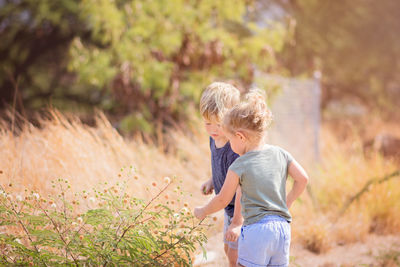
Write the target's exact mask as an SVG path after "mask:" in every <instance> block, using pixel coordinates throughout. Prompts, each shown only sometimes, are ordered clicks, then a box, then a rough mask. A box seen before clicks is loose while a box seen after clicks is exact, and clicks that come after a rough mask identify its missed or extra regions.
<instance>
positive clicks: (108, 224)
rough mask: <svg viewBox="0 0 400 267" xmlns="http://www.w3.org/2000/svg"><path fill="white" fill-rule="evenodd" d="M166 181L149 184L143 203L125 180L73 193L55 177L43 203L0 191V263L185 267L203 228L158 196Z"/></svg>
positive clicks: (33, 197) (185, 210) (167, 184)
mask: <svg viewBox="0 0 400 267" xmlns="http://www.w3.org/2000/svg"><path fill="white" fill-rule="evenodd" d="M135 177H137V176H135ZM136 179H137V178H135V180H136ZM174 182H175V179H170V178H169V177H166V178H164V184H163V185H161V186H160V187H158V186H157V184H155V183H152V186H153V187H152V190H153V191H154V190H156V191H155V192H154V194H153V197H152V198H151V199H150V200H148V201H144V200H141V199H137V198H134V197H131V196H129V195H128V194H127V193H126V192H125V190H126V188H127V185H126V183H127V181H124V182H120V183H116V184H115V185H114V186H109V185H108V186H107V187H105V188H103V189H102V190H95V189H94V190H93V192H91V193H89V192H86V191H84V192H82V193H80V194H74V193H73V192H71V187H70V186H69V183H68V181H67V180H64V179H58V180H56V181H53V182H52V183H53V187H54V190H56V191H57V192H58V193H57V194H55V195H48V196H47V197H44V196H41V195H39V193H37V192H29V191H28V190H25V195H22V194H18V195H12V194H11V193H10V192H11V191H12V190H8V189H9V188H8V187H10V186H11V185H7V186H0V217H1V220H0V255H1V256H0V265H21V266H33V265H34V266H55V265H75V266H78V265H79V266H80V265H88V266H120V265H122V266H126V265H129V266H175V265H177V266H191V265H192V254H193V252H194V251H195V250H196V248H197V247H198V246H200V247H202V245H203V244H204V243H205V242H206V236H205V234H204V229H205V228H206V227H208V225H207V224H206V223H204V222H203V221H200V222H199V221H198V220H196V219H195V218H194V217H193V216H192V213H191V212H190V210H189V208H188V204H187V203H182V204H181V206H179V205H180V201H178V203H176V204H175V203H174V204H175V205H172V203H171V201H168V200H166V198H164V197H162V195H165V196H166V194H165V192H166V191H167V189H168V188H169V187H170V186H172V185H173V184H174ZM154 187H155V188H154ZM177 188H178V189H179V188H180V187H179V186H178V187H177ZM149 191H150V190H149Z"/></svg>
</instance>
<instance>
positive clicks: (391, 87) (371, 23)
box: [260, 0, 400, 111]
mask: <svg viewBox="0 0 400 267" xmlns="http://www.w3.org/2000/svg"><path fill="white" fill-rule="evenodd" d="M260 2H261V1H260ZM262 3H263V4H264V5H265V8H264V9H267V10H268V9H271V6H274V5H278V6H280V7H281V8H283V10H284V11H283V13H284V14H286V15H289V16H291V18H289V19H288V20H290V21H291V22H290V24H291V25H293V27H292V28H293V29H294V34H293V37H292V40H291V41H289V42H287V43H286V46H285V48H284V50H283V53H282V54H281V58H282V60H283V65H284V66H285V67H287V68H288V69H289V71H290V73H291V75H304V74H306V75H308V76H312V75H313V73H314V71H316V70H318V71H321V72H322V85H323V90H324V91H323V92H324V95H323V103H322V104H323V105H324V106H326V105H327V104H328V103H329V102H330V101H332V100H338V99H343V98H350V99H352V100H353V101H354V99H357V101H360V102H361V103H363V104H365V105H367V106H370V107H371V106H374V105H375V107H378V108H382V109H384V110H386V111H390V110H393V109H394V110H396V109H397V108H398V105H397V104H396V103H397V102H398V101H399V99H400V90H399V88H400V79H399V75H398V74H397V73H398V72H399V71H400V69H399V68H400V66H399V64H398V61H399V58H400V50H399V49H398V48H399V46H400V36H399V35H398V34H397V32H398V29H399V28H400V19H399V18H400V2H399V1H397V0H382V1H374V0H342V1H317V0H290V1H283V0H270V1H265V2H264V1H262ZM262 12H265V11H262ZM285 18H286V17H285Z"/></svg>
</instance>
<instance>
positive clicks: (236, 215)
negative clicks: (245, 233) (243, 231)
mask: <svg viewBox="0 0 400 267" xmlns="http://www.w3.org/2000/svg"><path fill="white" fill-rule="evenodd" d="M241 197H242V190H241V188H240V186H238V187H237V189H236V198H235V209H234V211H233V217H232V224H235V225H242V223H243V216H242V212H241V210H242V205H241V204H240V198H241Z"/></svg>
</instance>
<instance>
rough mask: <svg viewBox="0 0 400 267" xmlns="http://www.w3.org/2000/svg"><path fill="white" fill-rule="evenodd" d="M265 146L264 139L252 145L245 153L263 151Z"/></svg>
mask: <svg viewBox="0 0 400 267" xmlns="http://www.w3.org/2000/svg"><path fill="white" fill-rule="evenodd" d="M264 145H265V142H264V138H261V140H257V141H256V142H253V143H250V144H249V145H248V147H247V148H246V152H245V153H247V152H250V151H258V150H262V149H263V148H264Z"/></svg>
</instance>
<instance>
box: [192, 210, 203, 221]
mask: <svg viewBox="0 0 400 267" xmlns="http://www.w3.org/2000/svg"><path fill="white" fill-rule="evenodd" d="M193 214H194V216H195V217H196V218H197V219H199V220H203V219H204V218H205V217H206V214H205V213H204V210H203V208H195V209H194V211H193Z"/></svg>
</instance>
